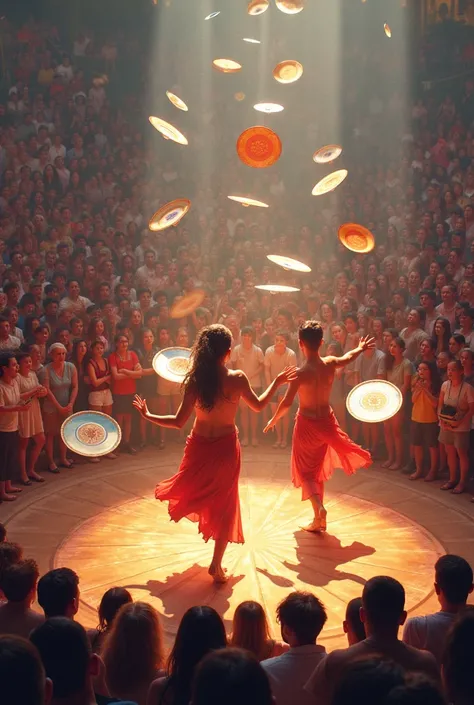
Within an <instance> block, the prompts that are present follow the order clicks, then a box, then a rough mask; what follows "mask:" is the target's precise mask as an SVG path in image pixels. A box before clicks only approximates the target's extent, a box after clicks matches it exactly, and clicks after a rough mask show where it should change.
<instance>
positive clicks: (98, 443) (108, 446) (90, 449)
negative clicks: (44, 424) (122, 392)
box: [61, 411, 122, 458]
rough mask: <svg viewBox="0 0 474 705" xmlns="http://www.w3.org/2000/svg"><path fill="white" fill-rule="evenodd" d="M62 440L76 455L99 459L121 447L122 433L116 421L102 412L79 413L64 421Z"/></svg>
mask: <svg viewBox="0 0 474 705" xmlns="http://www.w3.org/2000/svg"><path fill="white" fill-rule="evenodd" d="M61 438H62V440H63V442H64V444H65V445H66V446H67V447H68V448H69V450H72V451H73V452H74V453H77V454H78V455H83V456H85V457H87V458H98V457H100V456H102V455H108V454H109V453H112V452H113V451H114V450H115V449H116V448H117V447H118V446H119V445H120V441H121V440H122V431H121V429H120V426H119V425H118V423H117V421H116V420H115V419H113V418H112V417H111V416H107V414H103V413H102V412H101V411H78V412H77V414H73V415H72V416H69V418H67V419H66V420H65V421H64V423H63V425H62V426H61Z"/></svg>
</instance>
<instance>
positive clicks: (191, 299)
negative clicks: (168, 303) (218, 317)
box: [170, 289, 206, 318]
mask: <svg viewBox="0 0 474 705" xmlns="http://www.w3.org/2000/svg"><path fill="white" fill-rule="evenodd" d="M205 298H206V292H205V291H204V289H194V291H191V293H190V294H186V296H183V297H181V298H180V300H179V301H177V302H176V303H175V304H173V305H172V307H171V310H170V318H185V317H186V316H189V315H190V314H191V313H192V312H193V311H195V310H196V309H197V308H198V306H200V305H201V304H202V302H203V301H204V299H205Z"/></svg>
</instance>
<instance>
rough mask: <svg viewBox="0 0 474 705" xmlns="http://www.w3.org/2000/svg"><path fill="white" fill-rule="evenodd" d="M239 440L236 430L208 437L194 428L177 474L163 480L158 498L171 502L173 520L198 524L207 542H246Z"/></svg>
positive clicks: (157, 488) (157, 493) (157, 487)
mask: <svg viewBox="0 0 474 705" xmlns="http://www.w3.org/2000/svg"><path fill="white" fill-rule="evenodd" d="M239 475H240V443H239V439H238V436H237V431H235V432H234V433H230V434H228V435H227V436H220V437H219V438H206V437H204V436H199V435H198V434H197V433H194V431H191V433H190V434H189V436H188V437H187V439H186V446H185V449H184V455H183V459H182V461H181V465H180V466H179V470H178V472H177V473H176V475H173V477H170V478H169V479H168V480H163V481H162V482H160V483H159V484H158V485H157V486H156V489H155V497H156V499H159V500H161V501H167V502H169V506H168V511H169V515H170V517H171V520H172V521H179V520H180V519H183V517H186V519H189V520H190V521H195V522H197V523H198V530H199V533H201V534H202V536H203V538H204V541H209V539H226V540H227V541H231V542H233V543H244V535H243V532H242V521H241V517H240V501H239Z"/></svg>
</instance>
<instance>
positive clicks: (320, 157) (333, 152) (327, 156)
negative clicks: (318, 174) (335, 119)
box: [313, 144, 342, 164]
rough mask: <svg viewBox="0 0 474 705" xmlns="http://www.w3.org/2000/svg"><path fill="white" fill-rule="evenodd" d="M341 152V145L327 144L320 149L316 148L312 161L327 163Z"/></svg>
mask: <svg viewBox="0 0 474 705" xmlns="http://www.w3.org/2000/svg"><path fill="white" fill-rule="evenodd" d="M341 154H342V147H341V146H340V145H339V144H327V145H325V146H324V147H321V148H320V149H317V150H316V152H315V153H314V154H313V161H315V162H316V164H329V162H333V161H334V160H335V159H337V158H338V157H340V156H341Z"/></svg>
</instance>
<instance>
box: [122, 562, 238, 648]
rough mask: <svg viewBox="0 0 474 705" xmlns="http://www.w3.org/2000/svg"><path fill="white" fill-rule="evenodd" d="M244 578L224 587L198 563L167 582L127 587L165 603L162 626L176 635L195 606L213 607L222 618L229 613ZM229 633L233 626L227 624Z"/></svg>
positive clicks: (150, 582) (168, 578)
mask: <svg viewBox="0 0 474 705" xmlns="http://www.w3.org/2000/svg"><path fill="white" fill-rule="evenodd" d="M244 577H245V576H244V575H232V576H231V577H229V580H228V581H227V582H226V583H224V584H223V585H216V584H215V583H213V581H212V580H211V578H210V576H209V574H208V572H207V568H204V567H203V566H200V565H198V564H197V563H195V564H194V565H192V566H190V567H189V568H187V569H186V570H184V571H182V572H181V573H171V574H170V575H168V576H167V577H166V579H165V580H163V581H161V580H148V581H147V582H146V583H144V584H131V585H124V587H126V588H127V589H135V590H147V591H148V592H149V595H150V597H155V598H157V599H159V600H161V602H162V603H163V609H162V610H160V613H161V616H162V621H163V626H164V629H165V631H166V632H167V633H168V634H172V635H174V634H175V633H176V629H177V628H178V625H179V622H180V621H181V618H182V616H183V614H184V613H185V612H186V611H187V610H188V609H189V608H190V607H194V606H195V605H210V606H211V607H213V608H214V609H215V610H216V611H217V612H218V613H219V614H220V615H224V614H225V613H226V612H227V610H228V609H229V605H230V598H231V596H232V592H233V589H234V587H235V585H237V583H239V582H240V581H241V580H243V579H244ZM224 624H225V626H226V629H230V628H231V622H230V621H228V620H225V621H224Z"/></svg>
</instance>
